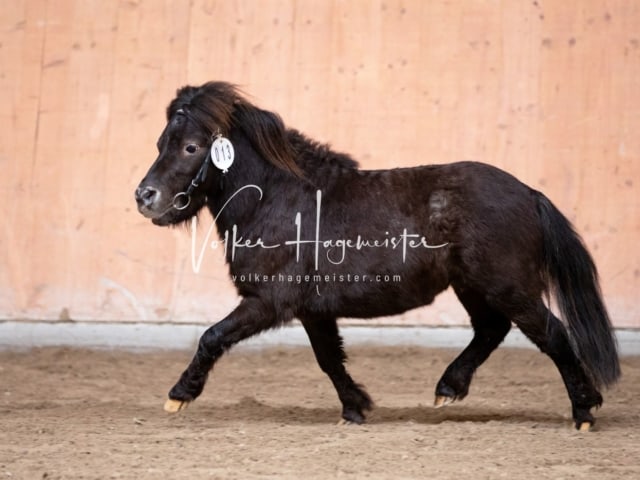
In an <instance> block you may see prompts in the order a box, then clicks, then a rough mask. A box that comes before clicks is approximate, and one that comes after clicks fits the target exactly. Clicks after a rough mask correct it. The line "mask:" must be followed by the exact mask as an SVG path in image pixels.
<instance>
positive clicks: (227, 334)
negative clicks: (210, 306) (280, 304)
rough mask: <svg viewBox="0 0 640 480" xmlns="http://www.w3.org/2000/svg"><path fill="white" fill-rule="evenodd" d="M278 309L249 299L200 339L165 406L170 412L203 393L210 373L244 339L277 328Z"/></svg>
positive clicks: (256, 299) (177, 409)
mask: <svg viewBox="0 0 640 480" xmlns="http://www.w3.org/2000/svg"><path fill="white" fill-rule="evenodd" d="M276 323H277V317H276V314H275V309H274V308H273V307H271V306H270V305H268V304H265V303H264V302H263V301H261V300H260V299H258V298H245V299H243V300H242V302H241V303H240V305H238V307H237V308H236V309H235V310H234V311H233V312H231V314H229V315H228V316H227V317H225V318H224V319H223V320H221V321H220V322H218V323H216V324H215V325H213V326H212V327H210V328H209V329H207V330H206V331H205V332H204V334H203V335H202V336H201V337H200V342H199V343H198V350H197V351H196V354H195V355H194V357H193V360H191V363H190V364H189V366H188V367H187V369H186V370H185V371H184V372H183V373H182V375H181V377H180V380H178V383H176V384H175V385H174V387H173V388H172V389H171V391H170V392H169V399H168V400H167V402H166V403H165V405H164V409H165V410H166V411H167V412H171V413H174V412H177V411H179V410H182V409H184V408H185V407H186V406H187V405H188V404H189V402H192V401H193V400H195V399H196V398H197V397H198V395H200V394H201V393H202V390H203V388H204V384H205V382H206V381H207V376H208V375H209V371H210V370H211V369H212V368H213V365H214V364H215V362H216V361H217V360H218V359H219V358H220V357H221V356H222V354H223V353H224V352H225V351H226V350H228V349H229V348H231V347H232V346H233V345H235V344H236V343H238V342H239V341H241V340H244V339H246V338H249V337H251V336H252V335H255V334H257V333H260V332H262V331H264V330H266V329H268V328H271V327H273V326H275V325H276Z"/></svg>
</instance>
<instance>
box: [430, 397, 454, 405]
mask: <svg viewBox="0 0 640 480" xmlns="http://www.w3.org/2000/svg"><path fill="white" fill-rule="evenodd" d="M453 400H454V399H453V397H445V396H444V395H437V396H436V399H435V401H434V402H433V406H434V407H435V408H440V407H445V406H447V405H449V404H451V403H453Z"/></svg>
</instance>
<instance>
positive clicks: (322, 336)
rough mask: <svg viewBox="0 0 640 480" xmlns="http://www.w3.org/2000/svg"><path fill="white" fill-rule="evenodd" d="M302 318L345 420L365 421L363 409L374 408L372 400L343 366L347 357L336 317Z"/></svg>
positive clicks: (353, 421) (350, 421)
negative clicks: (336, 395) (336, 394)
mask: <svg viewBox="0 0 640 480" xmlns="http://www.w3.org/2000/svg"><path fill="white" fill-rule="evenodd" d="M301 321H302V325H303V326H304V329H305V330H306V332H307V335H308V336H309V341H310V342H311V347H312V348H313V352H314V354H315V356H316V360H317V361H318V365H320V368H321V369H322V371H323V372H325V373H326V374H327V375H328V376H329V378H330V379H331V382H333V385H334V387H335V389H336V391H337V392H338V398H339V399H340V402H341V403H342V419H343V421H344V422H347V423H357V424H360V423H362V422H364V418H365V415H364V412H365V411H367V410H371V407H372V406H373V402H372V401H371V398H370V397H369V395H368V394H367V392H366V391H365V390H364V388H363V387H362V386H361V385H358V384H356V383H355V382H354V381H353V379H352V378H351V376H350V375H349V373H348V372H347V370H346V368H345V366H344V362H345V361H346V359H347V356H346V354H345V352H344V348H343V346H342V338H341V337H340V333H339V331H338V324H337V322H336V319H335V318H331V317H315V316H314V317H311V316H305V317H303V318H301Z"/></svg>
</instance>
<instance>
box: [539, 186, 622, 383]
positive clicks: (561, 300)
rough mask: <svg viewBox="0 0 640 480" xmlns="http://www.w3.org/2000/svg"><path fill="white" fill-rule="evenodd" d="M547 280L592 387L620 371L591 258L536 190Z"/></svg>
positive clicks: (567, 221) (558, 214)
mask: <svg viewBox="0 0 640 480" xmlns="http://www.w3.org/2000/svg"><path fill="white" fill-rule="evenodd" d="M538 213H539V215H540V220H541V223H542V234H543V243H544V247H543V248H544V257H545V267H546V277H547V278H546V282H547V289H548V291H549V292H554V293H555V297H556V302H557V303H558V307H559V309H560V313H561V316H562V317H563V320H564V322H565V324H566V325H567V329H568V331H569V336H570V339H571V344H572V346H573V348H574V350H575V353H576V355H577V356H578V358H579V359H580V361H581V362H582V365H583V367H584V368H585V370H586V372H587V374H588V375H589V376H590V377H591V379H592V380H593V382H594V383H595V385H596V387H599V386H600V385H606V386H609V385H611V384H613V383H614V382H615V381H616V380H617V379H618V378H619V377H620V363H619V360H618V352H617V345H616V339H615V336H614V334H613V329H612V327H611V321H610V320H609V315H608V314H607V310H606V308H605V306H604V302H603V301H602V295H601V293H600V287H599V285H598V272H597V270H596V266H595V264H594V263H593V259H592V258H591V255H589V252H588V251H587V249H586V248H585V246H584V244H583V242H582V240H581V238H580V236H579V235H578V234H577V233H576V232H575V231H574V229H573V227H572V226H571V223H570V222H569V220H567V219H566V218H565V217H564V215H562V213H560V211H559V210H558V209H557V208H556V207H555V206H554V205H553V204H552V203H551V201H549V199H548V198H546V197H545V196H544V195H542V194H539V196H538Z"/></svg>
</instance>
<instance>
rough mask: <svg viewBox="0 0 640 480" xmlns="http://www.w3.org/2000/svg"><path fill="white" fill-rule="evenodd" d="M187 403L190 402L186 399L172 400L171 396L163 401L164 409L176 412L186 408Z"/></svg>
mask: <svg viewBox="0 0 640 480" xmlns="http://www.w3.org/2000/svg"><path fill="white" fill-rule="evenodd" d="M189 403H190V402H188V401H186V400H174V399H173V398H169V399H167V401H166V402H164V411H165V412H169V413H178V412H179V411H181V410H184V409H185V408H187V407H188V406H189Z"/></svg>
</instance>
